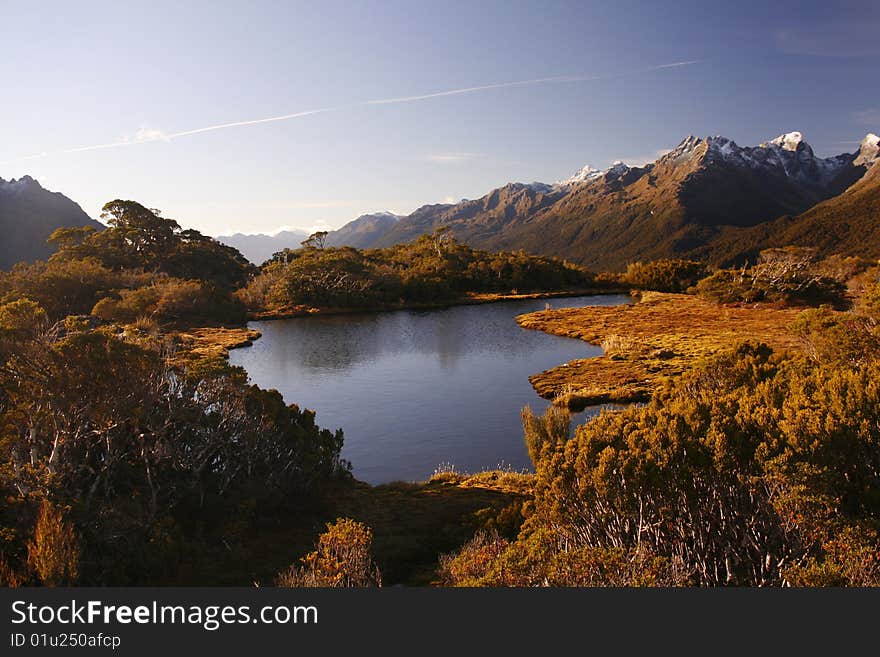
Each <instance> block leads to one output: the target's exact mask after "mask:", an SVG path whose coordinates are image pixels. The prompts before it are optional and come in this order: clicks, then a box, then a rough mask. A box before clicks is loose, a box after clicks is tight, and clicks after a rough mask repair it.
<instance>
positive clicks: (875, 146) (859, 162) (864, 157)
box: [853, 132, 880, 167]
mask: <svg viewBox="0 0 880 657" xmlns="http://www.w3.org/2000/svg"><path fill="white" fill-rule="evenodd" d="M878 160H880V137H878V136H877V135H875V134H874V133H873V132H869V133H868V134H867V135H865V138H864V139H862V143H861V144H859V152H858V153H856V159H855V160H853V164H855V165H856V166H866V167H869V166H872V165H873V164H875V163H876V162H877V161H878Z"/></svg>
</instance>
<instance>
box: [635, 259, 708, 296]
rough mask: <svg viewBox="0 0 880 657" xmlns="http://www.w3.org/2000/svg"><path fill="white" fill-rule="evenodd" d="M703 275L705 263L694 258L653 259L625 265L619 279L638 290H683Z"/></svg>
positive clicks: (704, 273) (694, 283)
mask: <svg viewBox="0 0 880 657" xmlns="http://www.w3.org/2000/svg"><path fill="white" fill-rule="evenodd" d="M705 275H706V267H705V265H703V264H702V263H700V262H697V261H695V260H653V261H651V262H633V263H631V264H629V265H627V268H626V273H625V274H623V276H622V277H621V280H622V282H624V283H626V284H628V285H632V286H633V287H635V288H638V289H640V290H655V291H657V292H684V291H686V290H687V289H688V288H690V287H692V286H694V285H696V283H697V281H699V280H700V279H701V278H703V277H704V276H705Z"/></svg>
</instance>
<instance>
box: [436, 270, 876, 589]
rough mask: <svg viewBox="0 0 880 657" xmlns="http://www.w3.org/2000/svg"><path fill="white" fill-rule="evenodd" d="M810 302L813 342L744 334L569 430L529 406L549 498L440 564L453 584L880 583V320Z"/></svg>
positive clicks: (801, 326) (527, 423)
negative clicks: (636, 402) (802, 344)
mask: <svg viewBox="0 0 880 657" xmlns="http://www.w3.org/2000/svg"><path fill="white" fill-rule="evenodd" d="M878 289H880V286H878V285H877V284H873V285H870V286H868V288H867V291H866V294H865V296H864V299H863V301H862V303H861V304H859V306H858V307H857V311H856V312H850V313H831V311H830V310H828V309H817V310H808V311H806V312H804V313H803V314H802V315H801V317H800V318H799V320H798V332H799V335H800V336H801V338H802V339H803V340H804V341H806V342H808V343H809V344H808V347H809V348H808V349H807V350H806V354H805V355H793V354H785V353H774V352H773V351H772V350H771V349H770V348H768V347H767V346H765V345H760V344H743V345H742V346H740V347H739V348H737V349H736V350H735V351H734V352H733V353H730V354H728V355H726V356H722V357H718V358H715V359H712V360H709V361H707V362H706V363H705V364H704V365H702V366H701V367H699V368H696V369H695V370H693V371H691V372H688V373H686V374H684V375H682V376H681V377H680V378H679V379H678V380H675V381H670V382H668V383H667V384H666V385H665V387H663V389H662V390H660V391H659V392H656V393H655V395H654V396H653V398H652V400H651V401H650V403H648V404H647V405H645V406H640V407H631V408H629V409H627V410H625V411H618V412H605V413H603V414H601V415H600V416H599V417H598V418H596V419H594V420H592V421H590V422H588V423H586V424H585V425H583V426H581V427H578V428H577V431H576V433H575V436H574V438H572V439H571V440H569V439H568V430H567V423H566V422H565V419H566V418H565V417H564V415H563V413H564V412H563V411H560V410H559V409H551V410H550V411H549V412H548V414H547V415H546V416H545V417H540V418H539V417H535V416H533V415H532V414H531V413H528V412H527V413H526V414H525V415H524V428H525V434H526V441H527V445H528V447H529V453H530V455H531V456H532V458H533V459H534V461H535V467H536V488H535V500H534V505H533V506H532V507H531V508H530V510H529V513H528V518H527V520H526V522H525V524H524V526H523V529H522V531H521V532H520V534H519V536H518V538H517V539H516V540H509V539H507V538H504V537H500V536H497V535H493V534H491V533H483V534H479V535H477V536H476V537H475V538H474V540H473V541H471V542H470V543H468V544H466V545H465V546H464V547H463V549H462V550H461V551H460V552H459V553H457V554H454V555H450V556H448V557H445V558H444V559H443V560H442V563H441V576H442V577H443V580H444V581H445V582H446V583H447V584H453V585H504V586H532V585H563V586H569V585H577V586H579V585H710V586H711V585H754V586H768V585H769V586H780V585H793V586H802V585H807V586H813V585H817V586H822V585H848V586H877V585H880V384H878V381H880V341H878V338H880V329H878V319H880V316H878V315H877V314H876V309H875V307H874V300H875V299H876V298H877V295H878Z"/></svg>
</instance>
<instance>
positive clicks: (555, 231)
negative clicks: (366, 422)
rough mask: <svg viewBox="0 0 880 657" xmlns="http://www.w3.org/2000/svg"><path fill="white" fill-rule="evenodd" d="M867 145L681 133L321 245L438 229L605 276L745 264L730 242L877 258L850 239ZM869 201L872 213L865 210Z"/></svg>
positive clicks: (860, 207) (873, 153)
mask: <svg viewBox="0 0 880 657" xmlns="http://www.w3.org/2000/svg"><path fill="white" fill-rule="evenodd" d="M877 142H878V139H877V136H876V135H873V134H869V135H868V136H867V137H865V139H864V140H862V142H861V145H860V148H859V150H858V151H856V152H854V153H844V154H841V155H837V156H835V157H830V158H820V157H817V156H816V155H815V153H814V152H813V149H812V148H811V147H810V145H809V144H808V143H807V142H806V141H805V140H804V138H803V135H802V134H801V133H800V132H790V133H786V134H784V135H780V136H779V137H777V138H775V139H772V140H770V141H767V142H764V143H762V144H760V145H758V146H753V147H749V146H746V147H741V146H739V145H737V144H736V143H735V142H734V141H732V140H730V139H727V138H725V137H720V136H717V137H707V138H698V137H694V136H689V137H687V138H686V139H684V140H683V141H682V142H681V143H680V144H678V146H676V147H675V148H674V149H672V150H671V151H670V152H668V153H666V154H665V155H663V156H662V157H660V158H658V159H657V160H656V161H655V162H652V163H650V164H647V165H646V166H643V167H630V166H627V165H626V164H623V163H622V162H615V163H614V164H613V165H612V166H611V167H609V168H608V169H605V170H604V171H599V170H596V169H593V168H591V167H589V166H587V167H584V168H583V169H582V170H580V171H578V172H577V173H576V174H575V175H574V176H572V177H571V178H569V179H567V180H563V181H560V182H557V183H552V184H547V183H529V184H524V183H509V184H507V185H504V186H503V187H499V188H498V189H494V190H492V191H490V192H489V193H487V194H486V195H485V196H483V197H481V198H479V199H476V200H464V201H462V202H460V203H456V204H439V205H426V206H423V207H421V208H419V209H418V210H416V211H415V212H413V213H412V214H410V215H409V216H406V217H402V218H399V219H397V220H396V221H393V222H387V226H386V228H385V230H384V231H381V232H377V231H376V230H375V227H374V226H371V227H370V231H369V235H368V239H367V240H366V242H367V243H364V239H363V238H362V237H361V232H360V231H359V230H358V228H359V226H358V222H359V221H360V220H356V221H354V222H351V223H350V224H347V225H346V226H343V227H342V228H341V229H339V231H335V232H334V233H331V234H330V240H332V242H333V243H344V244H350V245H352V246H371V247H381V246H390V245H392V244H395V243H399V242H404V241H408V240H411V239H413V238H415V237H417V236H418V235H421V234H425V233H429V232H432V231H433V230H434V229H436V228H438V227H440V226H448V227H449V228H450V229H451V230H452V231H453V233H454V234H455V235H456V237H458V238H459V239H461V240H463V241H465V242H467V243H469V244H471V245H472V246H475V247H479V248H488V249H525V250H526V251H530V252H533V253H539V254H544V255H555V256H558V257H563V258H567V259H569V260H571V261H574V262H577V263H580V264H583V265H587V266H590V267H593V268H595V269H612V270H614V269H621V268H623V267H625V266H626V264H627V263H628V262H632V261H633V260H639V259H644V260H649V259H655V258H661V257H703V258H706V259H708V260H710V261H713V262H715V263H716V264H728V263H730V262H735V261H737V260H741V259H743V258H745V257H748V256H749V255H751V251H749V250H748V249H746V248H742V249H739V248H738V247H737V244H739V243H741V244H743V245H744V246H745V245H752V244H753V243H754V242H756V241H758V240H759V238H761V237H763V238H764V239H769V238H770V237H771V236H772V237H773V238H774V241H775V239H776V238H780V239H782V238H783V236H789V237H790V239H791V240H792V241H798V242H804V243H807V244H809V245H813V244H812V242H816V244H815V245H816V246H820V247H823V248H828V249H833V248H838V245H839V246H840V248H843V247H847V248H848V247H849V246H850V245H853V244H856V243H859V246H860V248H861V251H862V252H863V253H865V254H869V255H871V256H872V257H877V256H880V243H878V242H874V243H873V244H861V240H860V237H859V232H860V230H861V228H860V224H861V223H862V219H861V217H862V215H863V214H866V213H867V215H869V216H868V217H867V218H866V220H867V219H870V217H873V219H874V220H876V214H874V215H871V209H870V208H871V207H876V195H877V191H878V190H877V186H876V184H872V183H871V180H873V179H874V178H876V175H872V176H871V177H870V179H867V180H865V181H864V183H863V184H861V185H858V186H854V183H856V182H857V181H861V179H862V178H863V177H865V174H866V172H867V171H868V170H869V169H872V168H874V167H873V164H874V163H875V162H876V161H877V160H878V146H877ZM873 173H875V174H876V172H873ZM851 188H852V189H851ZM850 189H851V191H850V192H849V193H848V194H846V195H844V194H843V193H844V192H845V191H847V190H850ZM871 198H873V199H874V200H875V203H874V205H873V206H871V205H870V204H867V205H866V199H871ZM829 199H830V200H833V201H834V202H833V203H832V202H831V201H829ZM844 208H845V210H844ZM807 211H810V213H809V214H806V215H803V213H806V212H807ZM844 211H845V212H848V213H849V215H848V216H849V217H850V219H849V221H848V223H847V224H846V225H845V226H843V225H837V224H834V225H833V228H830V227H829V228H830V230H831V232H832V235H831V236H827V237H825V238H820V237H819V236H818V235H816V236H814V235H812V230H813V229H810V228H808V227H807V224H809V225H810V226H814V227H816V229H817V230H818V226H820V225H823V226H824V225H826V224H828V222H829V221H830V220H829V219H827V215H828V214H829V213H835V212H836V213H838V214H840V213H842V212H844ZM802 215H803V216H802ZM777 222H778V223H777ZM802 224H803V226H802ZM832 224H833V222H832ZM777 232H778V234H777ZM787 238H788V237H787Z"/></svg>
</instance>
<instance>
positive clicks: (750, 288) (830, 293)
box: [696, 247, 846, 306]
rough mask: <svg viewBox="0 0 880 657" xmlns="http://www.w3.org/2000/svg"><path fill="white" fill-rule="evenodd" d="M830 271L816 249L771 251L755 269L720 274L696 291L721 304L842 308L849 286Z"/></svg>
mask: <svg viewBox="0 0 880 657" xmlns="http://www.w3.org/2000/svg"><path fill="white" fill-rule="evenodd" d="M827 271H829V268H827V267H825V266H824V265H823V263H822V262H819V261H817V260H816V258H815V250H814V249H802V248H796V247H787V248H784V249H767V250H765V251H762V252H761V255H760V258H759V260H758V263H757V264H756V265H755V266H754V267H750V268H746V267H743V268H742V269H740V270H720V271H717V272H715V273H714V274H712V275H711V276H709V277H707V278H704V279H703V280H701V281H700V282H699V283H698V284H697V286H696V292H697V293H698V294H700V295H701V296H703V297H705V298H707V299H710V300H712V301H715V302H718V303H737V302H744V303H755V302H759V301H763V302H770V303H782V304H788V305H810V306H818V305H820V304H832V305H835V306H842V305H844V304H845V296H846V285H845V284H844V281H841V280H837V279H834V278H830V277H829V276H828V275H827V273H826V272H827Z"/></svg>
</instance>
